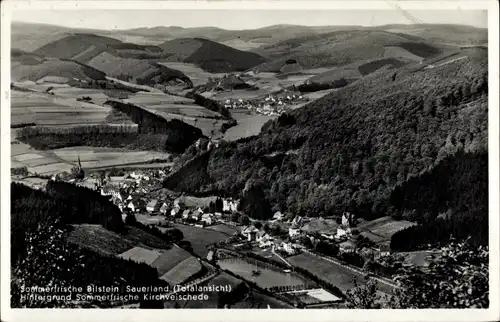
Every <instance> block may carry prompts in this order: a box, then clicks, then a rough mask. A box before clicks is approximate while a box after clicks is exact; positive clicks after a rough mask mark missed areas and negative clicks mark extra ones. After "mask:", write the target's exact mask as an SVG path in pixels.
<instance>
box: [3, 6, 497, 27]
mask: <svg viewBox="0 0 500 322" xmlns="http://www.w3.org/2000/svg"><path fill="white" fill-rule="evenodd" d="M408 13H409V14H410V15H411V16H413V17H415V18H417V19H418V20H420V21H422V22H423V23H443V24H464V25H471V26H475V27H481V28H487V26H488V23H487V11H479V10H468V11H465V10H460V11H459V10H446V11H443V10H440V11H437V10H422V11H408ZM12 18H13V20H14V21H22V22H31V23H45V24H55V25H61V26H67V27H78V28H91V29H92V28H94V29H131V28H139V27H156V26H181V27H204V26H213V27H219V28H224V29H232V30H237V29H255V28H261V27H265V26H270V25H276V24H295V25H306V26H327V25H363V26H376V25H385V24H407V23H413V22H412V19H411V18H410V17H409V16H408V15H404V14H403V13H402V12H401V11H398V10H322V11H319V10H316V11H314V10H311V11H304V10H300V11H297V10H295V11H294V10H288V11H286V10H243V11H235V10H210V11H207V10H155V11H152V10H85V11H84V10H78V11H56V10H50V11H49V10H43V11H41V10H37V11H14V12H13V15H12Z"/></svg>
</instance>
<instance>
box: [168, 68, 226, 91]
mask: <svg viewBox="0 0 500 322" xmlns="http://www.w3.org/2000/svg"><path fill="white" fill-rule="evenodd" d="M160 64H161V65H163V66H165V67H168V68H171V69H175V70H178V71H180V72H183V73H184V74H185V75H186V76H187V77H189V78H190V79H191V81H192V82H193V85H194V86H198V85H203V84H206V83H207V81H208V79H209V78H215V77H217V78H218V77H222V76H223V75H224V74H223V73H209V72H206V71H204V70H203V69H201V68H200V67H198V66H196V65H194V64H189V63H178V62H164V63H160Z"/></svg>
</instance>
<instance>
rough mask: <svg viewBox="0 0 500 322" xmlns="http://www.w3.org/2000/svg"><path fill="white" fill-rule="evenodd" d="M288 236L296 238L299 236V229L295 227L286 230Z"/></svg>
mask: <svg viewBox="0 0 500 322" xmlns="http://www.w3.org/2000/svg"><path fill="white" fill-rule="evenodd" d="M288 235H289V236H290V237H296V236H298V235H300V229H299V227H297V226H291V227H290V228H288Z"/></svg>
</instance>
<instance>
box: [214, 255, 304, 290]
mask: <svg viewBox="0 0 500 322" xmlns="http://www.w3.org/2000/svg"><path fill="white" fill-rule="evenodd" d="M217 264H218V265H219V266H220V267H221V268H222V269H225V270H228V271H231V272H233V273H234V274H236V275H238V276H241V277H242V278H244V279H245V280H248V281H252V282H255V283H256V284H257V285H259V286H260V287H262V288H268V287H272V286H287V285H311V284H313V283H312V282H310V281H308V280H306V279H304V278H302V277H301V276H300V275H297V274H294V273H284V272H283V270H281V269H279V268H275V267H267V266H265V265H264V264H263V263H261V262H259V261H256V260H249V261H247V260H245V259H241V258H228V259H222V260H219V261H217ZM256 270H258V271H260V272H261V274H260V275H254V274H253V272H252V271H256Z"/></svg>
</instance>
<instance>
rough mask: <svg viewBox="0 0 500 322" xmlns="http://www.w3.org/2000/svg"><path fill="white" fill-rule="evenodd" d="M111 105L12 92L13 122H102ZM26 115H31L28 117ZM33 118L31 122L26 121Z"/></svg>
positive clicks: (47, 123)
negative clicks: (105, 105) (103, 105)
mask: <svg viewBox="0 0 500 322" xmlns="http://www.w3.org/2000/svg"><path fill="white" fill-rule="evenodd" d="M109 111H110V108H109V107H100V106H97V105H94V104H88V103H83V102H77V101H76V99H72V98H58V97H52V96H49V95H46V94H38V93H28V92H18V91H13V92H12V104H11V124H13V125H16V124H22V123H35V124H37V125H70V124H96V123H102V122H103V121H104V120H105V118H106V116H107V115H108V114H109ZM26 115H30V116H29V117H27V116H26ZM27 120H31V122H26V121H27Z"/></svg>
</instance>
